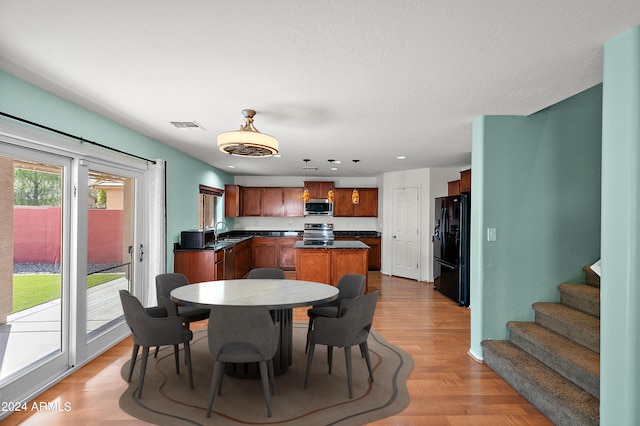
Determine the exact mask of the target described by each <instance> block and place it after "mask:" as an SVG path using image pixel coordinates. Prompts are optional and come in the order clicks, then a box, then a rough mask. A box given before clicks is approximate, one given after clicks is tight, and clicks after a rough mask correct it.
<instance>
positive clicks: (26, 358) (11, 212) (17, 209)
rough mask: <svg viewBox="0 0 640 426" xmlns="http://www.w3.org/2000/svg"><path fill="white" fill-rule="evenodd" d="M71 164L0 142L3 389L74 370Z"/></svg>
mask: <svg viewBox="0 0 640 426" xmlns="http://www.w3.org/2000/svg"><path fill="white" fill-rule="evenodd" d="M70 173H71V159H70V158H65V157H63V156H58V155H53V154H50V153H45V152H38V151H33V150H26V149H20V148H17V147H14V146H11V145H5V144H2V143H0V175H1V176H2V182H3V184H2V185H0V201H1V202H0V206H1V207H0V209H1V210H2V211H1V212H0V217H1V219H0V230H1V231H0V234H1V235H2V238H0V254H1V256H0V389H2V401H13V399H11V396H12V395H14V394H20V393H21V392H24V390H25V389H27V387H28V383H29V381H32V380H36V379H37V378H42V379H45V380H46V379H47V378H49V377H52V376H53V375H56V374H59V373H60V372H64V371H65V370H66V369H68V368H69V364H70V362H69V350H68V342H69V326H68V325H69V315H68V313H69V300H70V285H69V276H70V274H69V270H70V262H69V258H68V254H67V253H68V246H69V238H68V236H69V218H70V210H71V196H70V184H69V182H70V179H69V176H70Z"/></svg>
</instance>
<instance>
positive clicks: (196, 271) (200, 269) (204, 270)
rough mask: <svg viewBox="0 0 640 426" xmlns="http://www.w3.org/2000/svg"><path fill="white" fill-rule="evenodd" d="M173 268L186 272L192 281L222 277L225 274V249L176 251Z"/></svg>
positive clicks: (176, 270)
mask: <svg viewBox="0 0 640 426" xmlns="http://www.w3.org/2000/svg"><path fill="white" fill-rule="evenodd" d="M173 270H174V272H179V273H182V274H184V275H185V276H186V277H187V279H188V280H189V282H190V283H198V282H202V281H213V280H218V279H222V277H223V276H224V251H222V250H221V251H217V252H214V251H213V250H179V251H175V252H174V254H173Z"/></svg>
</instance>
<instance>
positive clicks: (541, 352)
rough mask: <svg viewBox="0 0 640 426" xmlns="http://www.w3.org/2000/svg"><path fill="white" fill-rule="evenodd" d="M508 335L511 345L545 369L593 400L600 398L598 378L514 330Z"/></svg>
mask: <svg viewBox="0 0 640 426" xmlns="http://www.w3.org/2000/svg"><path fill="white" fill-rule="evenodd" d="M510 335H511V338H510V341H511V343H513V344H514V345H516V346H518V347H519V348H520V349H522V350H523V351H525V352H527V353H528V354H530V355H531V356H533V357H534V358H536V359H537V360H538V361H540V362H542V363H543V364H544V365H546V366H547V367H549V368H551V369H552V370H554V371H556V372H557V373H558V374H560V375H562V376H563V377H565V378H567V379H568V380H570V381H571V382H573V383H575V384H576V385H577V386H580V387H581V388H582V389H584V390H585V391H587V392H589V394H591V395H592V396H594V397H595V398H600V378H599V377H598V376H597V375H593V374H591V373H590V372H588V371H585V370H584V369H582V368H580V367H579V366H577V365H576V364H574V363H573V362H571V360H567V359H564V358H562V357H560V356H558V355H556V354H555V353H554V352H552V351H550V350H547V349H546V348H543V347H541V346H539V345H538V344H536V343H535V342H532V341H531V340H529V338H528V337H527V336H524V335H522V334H520V333H518V332H516V331H515V330H511V333H510Z"/></svg>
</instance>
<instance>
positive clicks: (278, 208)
mask: <svg viewBox="0 0 640 426" xmlns="http://www.w3.org/2000/svg"><path fill="white" fill-rule="evenodd" d="M262 191H263V192H262V216H284V205H283V202H284V199H283V198H282V188H263V189H262Z"/></svg>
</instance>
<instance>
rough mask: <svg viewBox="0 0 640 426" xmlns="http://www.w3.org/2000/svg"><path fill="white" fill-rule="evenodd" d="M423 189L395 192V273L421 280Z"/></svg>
mask: <svg viewBox="0 0 640 426" xmlns="http://www.w3.org/2000/svg"><path fill="white" fill-rule="evenodd" d="M419 196H420V189H419V188H418V187H406V188H394V189H393V191H392V206H391V212H392V213H391V216H392V226H391V232H392V259H393V266H392V271H391V274H392V275H395V276H398V277H404V278H410V279H414V280H417V279H418V277H419V271H420V264H419V259H420V244H419V242H420V229H419V227H420V220H419V219H420V211H419V210H420V200H419Z"/></svg>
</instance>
